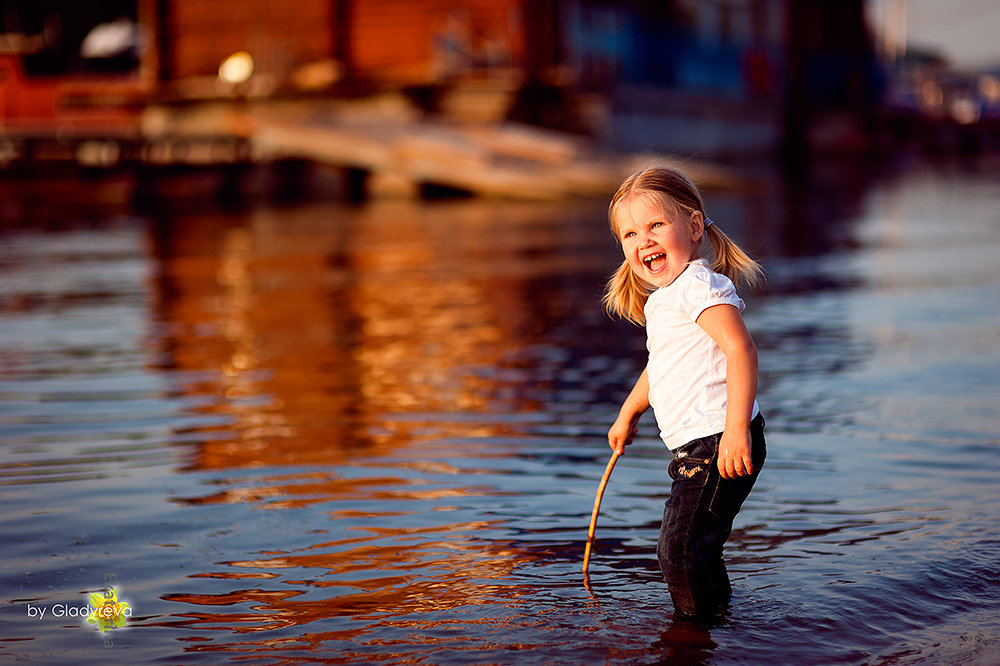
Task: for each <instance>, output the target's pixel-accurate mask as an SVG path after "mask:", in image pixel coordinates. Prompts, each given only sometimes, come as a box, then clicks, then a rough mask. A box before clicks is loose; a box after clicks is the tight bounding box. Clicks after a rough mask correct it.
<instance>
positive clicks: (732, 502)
mask: <svg viewBox="0 0 1000 666" xmlns="http://www.w3.org/2000/svg"><path fill="white" fill-rule="evenodd" d="M756 480H757V475H756V474H750V475H747V476H741V477H737V478H735V479H723V478H722V477H718V481H717V482H716V484H715V492H714V493H713V494H712V501H711V502H710V503H709V505H708V510H709V511H710V512H711V513H712V515H714V516H715V517H716V518H723V519H725V520H732V519H733V518H735V517H736V514H738V513H739V512H740V509H741V508H742V507H743V502H745V501H746V498H747V497H748V496H749V495H750V490H751V489H752V488H753V484H754V481H756Z"/></svg>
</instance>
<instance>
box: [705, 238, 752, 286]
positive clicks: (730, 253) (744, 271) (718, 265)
mask: <svg viewBox="0 0 1000 666" xmlns="http://www.w3.org/2000/svg"><path fill="white" fill-rule="evenodd" d="M705 234H706V235H707V236H708V241H709V242H710V243H711V244H712V250H713V252H714V253H715V259H714V261H713V262H712V270H713V271H715V272H716V273H722V274H723V275H725V276H726V277H727V278H729V279H730V280H732V281H733V283H734V284H739V283H740V282H742V283H744V284H747V285H749V286H757V285H759V284H760V282H761V280H762V278H763V277H764V270H763V269H762V268H761V267H760V264H758V263H757V262H756V261H754V260H753V259H751V258H750V257H749V256H748V255H747V253H746V252H744V251H743V250H741V249H740V246H739V245H737V244H736V243H734V242H733V241H732V240H731V239H730V238H729V236H727V235H726V234H725V233H723V231H722V230H721V229H719V225H717V224H713V225H711V226H708V227H706V228H705Z"/></svg>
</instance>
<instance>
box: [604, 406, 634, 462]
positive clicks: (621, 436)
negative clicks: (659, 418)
mask: <svg viewBox="0 0 1000 666" xmlns="http://www.w3.org/2000/svg"><path fill="white" fill-rule="evenodd" d="M638 428H639V419H637V418H636V419H630V418H627V417H623V416H619V417H618V418H617V419H616V420H615V422H614V423H613V424H612V425H611V429H610V430H608V446H610V447H611V448H612V449H613V450H614V451H615V452H616V453H618V455H622V454H623V453H625V447H626V446H628V445H629V444H631V443H632V440H633V439H635V433H636V431H637V430H638Z"/></svg>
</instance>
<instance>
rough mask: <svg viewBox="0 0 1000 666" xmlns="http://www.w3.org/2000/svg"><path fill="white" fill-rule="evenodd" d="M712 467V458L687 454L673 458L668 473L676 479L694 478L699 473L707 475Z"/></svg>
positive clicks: (668, 466)
mask: <svg viewBox="0 0 1000 666" xmlns="http://www.w3.org/2000/svg"><path fill="white" fill-rule="evenodd" d="M711 467H712V459H711V458H696V457H694V456H685V457H683V458H674V459H673V460H671V461H670V464H669V465H667V474H668V475H669V476H670V478H671V479H673V480H674V481H676V480H677V479H679V478H685V479H693V478H695V477H696V476H698V475H707V474H708V473H709V470H711Z"/></svg>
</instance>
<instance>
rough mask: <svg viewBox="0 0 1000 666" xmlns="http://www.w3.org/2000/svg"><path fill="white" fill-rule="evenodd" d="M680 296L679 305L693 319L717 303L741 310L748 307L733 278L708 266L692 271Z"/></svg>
mask: <svg viewBox="0 0 1000 666" xmlns="http://www.w3.org/2000/svg"><path fill="white" fill-rule="evenodd" d="M678 296H679V298H678V306H679V307H680V309H681V311H682V312H684V314H685V315H686V316H687V317H688V318H689V319H690V320H691V321H695V320H697V319H698V317H699V316H700V315H701V313H702V312H704V311H705V310H707V309H708V308H710V307H713V306H715V305H732V306H733V307H735V308H736V309H737V310H738V311H739V312H743V308H744V307H746V306H745V304H744V303H743V299H742V298H740V297H739V296H737V295H736V287H735V286H734V285H733V282H732V280H730V279H729V278H727V277H726V276H725V275H721V274H719V273H716V272H714V271H712V270H710V269H708V268H704V269H703V270H699V271H692V272H691V274H690V276H689V279H688V280H685V281H684V285H683V288H682V290H681V292H680V293H679V294H678Z"/></svg>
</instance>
